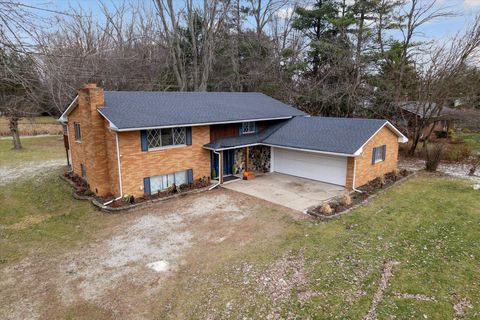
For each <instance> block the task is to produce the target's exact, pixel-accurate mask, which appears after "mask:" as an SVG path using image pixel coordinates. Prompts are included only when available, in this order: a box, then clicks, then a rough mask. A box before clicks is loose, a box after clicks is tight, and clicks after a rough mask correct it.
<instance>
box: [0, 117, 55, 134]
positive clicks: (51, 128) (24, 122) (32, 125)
mask: <svg viewBox="0 0 480 320" xmlns="http://www.w3.org/2000/svg"><path fill="white" fill-rule="evenodd" d="M18 130H19V132H20V135H22V136H35V135H39V134H55V135H58V134H62V132H63V128H62V126H61V125H60V124H59V123H58V122H57V119H56V118H54V117H31V118H23V119H21V120H20V121H19V123H18ZM0 136H3V137H7V136H10V128H9V125H8V119H7V118H5V117H0Z"/></svg>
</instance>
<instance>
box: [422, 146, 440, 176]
mask: <svg viewBox="0 0 480 320" xmlns="http://www.w3.org/2000/svg"><path fill="white" fill-rule="evenodd" d="M444 150H445V146H444V144H442V143H435V144H433V145H432V146H429V145H427V148H426V149H425V160H426V162H425V169H426V170H427V171H432V172H434V171H437V168H438V165H439V164H440V161H441V160H442V157H443V154H444Z"/></svg>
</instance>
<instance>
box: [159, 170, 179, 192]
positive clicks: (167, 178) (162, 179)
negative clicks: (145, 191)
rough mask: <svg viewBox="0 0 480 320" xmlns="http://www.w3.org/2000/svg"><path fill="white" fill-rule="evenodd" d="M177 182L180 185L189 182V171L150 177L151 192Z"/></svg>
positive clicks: (166, 187)
mask: <svg viewBox="0 0 480 320" xmlns="http://www.w3.org/2000/svg"><path fill="white" fill-rule="evenodd" d="M174 183H175V185H176V186H180V185H182V184H184V183H187V171H179V172H175V173H169V174H164V175H161V176H155V177H150V192H152V193H155V192H158V191H162V190H165V189H168V188H170V187H171V186H172V185H173V184H174Z"/></svg>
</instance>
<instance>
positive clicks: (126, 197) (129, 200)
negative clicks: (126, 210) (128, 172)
mask: <svg viewBox="0 0 480 320" xmlns="http://www.w3.org/2000/svg"><path fill="white" fill-rule="evenodd" d="M122 201H123V202H124V203H134V202H135V197H134V196H133V195H131V194H125V195H124V196H123V198H122Z"/></svg>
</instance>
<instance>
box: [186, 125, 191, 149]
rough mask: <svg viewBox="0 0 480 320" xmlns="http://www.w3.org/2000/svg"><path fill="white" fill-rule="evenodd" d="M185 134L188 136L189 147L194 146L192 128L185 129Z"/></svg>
mask: <svg viewBox="0 0 480 320" xmlns="http://www.w3.org/2000/svg"><path fill="white" fill-rule="evenodd" d="M185 134H186V135H187V137H186V138H187V139H186V142H187V146H190V145H192V127H187V128H186V129H185Z"/></svg>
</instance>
